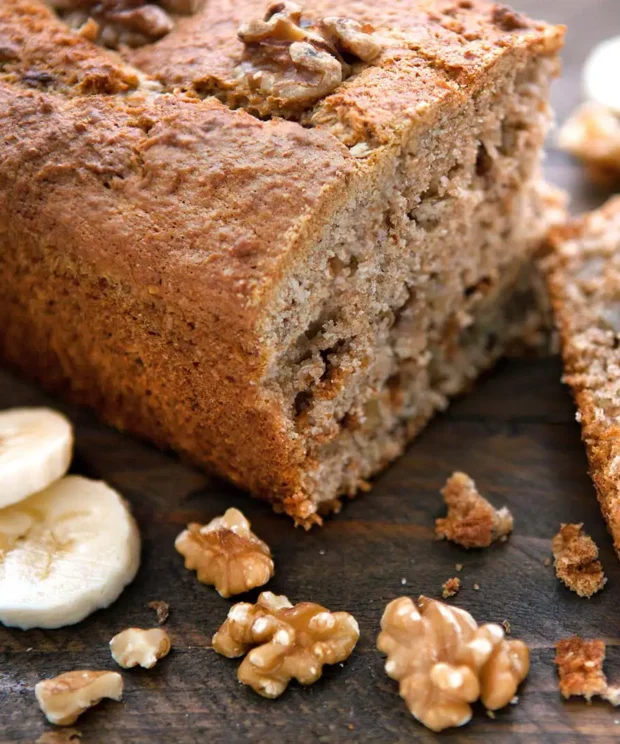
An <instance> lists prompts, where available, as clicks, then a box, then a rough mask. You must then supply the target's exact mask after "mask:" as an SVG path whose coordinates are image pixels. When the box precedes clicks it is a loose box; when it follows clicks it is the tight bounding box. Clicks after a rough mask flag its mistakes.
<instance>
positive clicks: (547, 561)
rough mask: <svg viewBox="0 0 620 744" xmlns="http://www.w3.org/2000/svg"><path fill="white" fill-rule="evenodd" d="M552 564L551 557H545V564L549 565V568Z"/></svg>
mask: <svg viewBox="0 0 620 744" xmlns="http://www.w3.org/2000/svg"><path fill="white" fill-rule="evenodd" d="M550 565H551V558H545V560H544V561H543V566H547V568H548V567H549V566H550Z"/></svg>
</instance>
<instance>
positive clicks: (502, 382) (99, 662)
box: [0, 0, 620, 744]
mask: <svg viewBox="0 0 620 744" xmlns="http://www.w3.org/2000/svg"><path fill="white" fill-rule="evenodd" d="M515 5H516V6H517V8H519V9H522V10H525V11H528V12H530V13H531V14H533V15H537V16H539V17H547V18H548V19H549V20H552V21H561V22H564V23H566V24H567V25H568V26H569V35H568V43H567V48H566V52H565V73H564V77H563V79H562V80H561V81H559V82H558V83H557V85H556V87H555V91H554V103H555V107H556V110H557V112H558V119H559V120H560V121H563V120H564V118H565V117H566V115H567V114H568V112H569V111H570V110H571V108H572V107H573V106H574V105H575V104H576V103H577V102H578V101H579V97H580V92H579V73H580V66H581V64H582V62H583V60H584V58H585V55H586V54H587V52H588V50H589V49H590V48H591V46H592V45H593V44H594V43H595V42H597V41H599V40H600V39H602V38H605V37H606V36H610V35H613V34H614V33H616V34H617V33H620V0H606V1H605V0H598V1H596V2H595V1H594V0H546V1H543V0H529V1H528V2H526V1H525V0H522V2H516V3H515ZM619 74H620V71H619ZM547 169H548V174H549V176H550V178H551V179H552V180H553V181H555V182H556V183H558V184H560V185H562V186H564V187H566V188H568V189H569V190H570V191H571V193H572V195H573V199H574V201H573V207H574V210H575V211H580V210H582V209H585V208H588V207H590V206H596V205H597V204H599V203H600V202H601V201H602V200H603V199H604V198H605V194H603V193H600V192H596V191H593V190H591V189H590V188H588V186H587V185H586V184H585V182H584V181H583V178H582V175H581V172H580V170H579V169H578V168H577V167H575V166H574V165H573V164H572V163H571V162H570V161H569V160H568V159H567V158H566V157H564V156H563V155H562V154H561V153H559V152H557V151H555V150H554V149H553V146H552V145H551V146H550V151H549V156H548V159H547ZM560 375H561V367H560V363H559V360H558V359H547V360H512V361H505V362H502V363H501V364H500V365H499V366H498V367H497V369H496V370H495V371H494V372H493V373H491V374H490V375H488V376H487V377H486V378H485V379H484V380H482V381H481V382H480V383H479V385H478V386H477V388H476V390H475V391H474V392H473V393H472V394H471V395H469V396H467V397H465V398H463V399H461V400H459V401H457V402H455V404H454V405H453V406H452V407H451V409H450V410H449V412H448V413H447V414H445V415H443V416H441V417H439V418H438V419H437V420H435V422H434V423H432V424H431V425H430V426H429V428H428V429H427V430H426V431H425V432H424V433H423V435H422V436H421V437H420V438H419V439H418V440H417V441H416V442H415V443H414V444H413V445H412V446H411V447H410V448H409V450H408V452H407V454H406V455H405V456H404V457H403V458H402V459H401V460H399V461H398V462H397V463H396V464H394V465H393V466H392V467H391V468H390V469H389V470H388V471H387V472H386V473H385V474H384V475H383V476H382V477H381V478H380V479H378V480H377V482H376V484H375V486H374V488H373V490H372V492H371V493H370V494H367V495H364V496H363V497H361V498H358V499H357V500H355V501H353V502H351V503H350V504H349V505H347V507H346V508H345V509H344V510H343V511H342V513H341V514H340V515H339V516H337V517H336V518H334V519H331V520H329V521H328V522H327V524H326V525H325V527H324V528H323V529H321V530H313V531H312V532H310V533H309V534H305V533H304V532H302V531H301V530H295V529H293V528H292V526H291V524H290V523H289V522H288V521H287V519H285V518H283V517H277V516H275V515H273V514H272V513H271V512H270V510H269V509H268V507H266V506H265V505H263V504H261V503H258V502H255V501H253V500H251V499H249V498H248V497H246V496H245V495H244V494H243V493H240V492H239V491H237V490H236V489H234V488H233V487H232V486H229V485H227V484H225V483H222V482H220V481H218V480H215V479H210V478H208V477H206V476H204V475H203V474H201V473H200V472H198V471H196V470H192V469H190V468H188V467H185V466H183V465H181V464H180V463H179V462H178V461H177V460H176V459H175V458H174V457H172V456H169V455H167V454H163V453H161V452H158V451H156V450H155V449H153V448H151V447H149V446H148V445H145V444H143V443H140V442H138V441H135V440H133V439H131V438H130V437H127V436H124V435H122V434H119V433H117V432H115V431H113V430H111V429H109V428H107V427H105V426H103V425H101V424H100V423H98V422H97V420H96V419H95V418H94V417H93V416H92V415H91V414H89V413H87V412H85V411H81V410H77V409H74V408H68V407H65V406H62V405H61V404H60V403H59V402H58V401H55V400H52V399H50V398H48V397H46V396H44V395H43V394H42V393H40V392H39V391H38V390H36V389H35V388H33V387H32V386H29V385H27V384H25V383H23V382H21V381H19V380H16V379H15V378H13V377H11V376H10V375H9V374H7V373H0V408H3V407H8V406H14V405H32V404H45V403H47V404H49V405H53V406H56V407H59V408H62V409H63V410H65V411H66V412H68V413H69V415H70V416H71V418H72V420H73V422H74V423H75V425H76V430H77V444H76V456H75V461H74V465H73V470H74V472H77V473H81V474H84V475H87V476H90V477H93V478H101V479H105V480H106V481H108V482H109V483H110V484H111V485H113V486H114V487H115V488H117V489H118V490H119V491H121V492H122V493H123V494H124V495H125V496H126V497H127V498H128V499H129V501H130V502H131V504H132V506H133V509H134V512H135V514H136V516H137V519H138V521H139V523H140V527H141V530H142V536H143V543H144V549H143V561H142V567H141V569H140V572H139V574H138V577H137V579H136V581H135V583H134V584H133V585H132V586H131V587H130V588H129V589H127V590H126V591H125V593H124V594H123V595H122V597H121V598H120V599H119V600H118V602H116V604H114V605H113V606H112V607H110V608H108V609H107V610H104V611H101V612H97V613H96V614H95V615H93V616H91V617H90V618H88V619H87V620H86V621H84V622H83V623H80V624H79V625H77V626H74V627H70V628H66V629H61V630H54V631H30V632H22V631H18V630H13V629H5V628H0V742H2V743H3V744H4V743H5V742H34V741H36V740H37V739H38V738H39V737H40V736H41V735H42V734H44V733H45V732H49V731H51V730H52V727H50V726H48V725H47V724H46V723H45V721H44V718H43V716H42V714H41V713H40V711H39V709H38V707H37V705H36V703H35V700H34V694H33V687H34V685H35V683H36V682H37V681H38V680H39V679H41V678H43V677H52V676H55V675H56V674H58V673H60V672H64V671H68V670H70V669H78V668H96V669H115V665H114V662H113V661H112V659H111V657H110V653H109V650H108V641H109V640H110V638H111V636H112V635H113V634H114V633H116V632H118V631H119V630H121V629H123V628H125V627H127V626H130V625H136V626H143V627H148V626H150V625H152V624H154V613H153V611H152V610H150V609H148V607H147V603H148V602H149V601H151V600H165V601H167V602H169V603H170V606H171V615H170V619H169V622H168V626H167V627H168V629H169V631H170V634H171V636H172V639H173V643H174V650H173V652H172V653H171V654H170V656H169V657H168V658H166V659H165V660H163V661H162V662H160V663H159V664H158V666H157V667H156V668H155V669H153V670H151V671H146V670H141V671H135V670H132V671H128V672H126V673H124V678H125V684H126V691H125V694H124V697H123V702H122V703H113V702H109V701H108V702H105V703H103V704H101V705H100V706H99V707H98V708H96V709H93V710H92V711H90V712H89V713H87V714H85V715H84V716H83V717H82V718H81V719H80V720H79V721H78V724H77V726H76V728H77V729H78V730H79V731H80V732H81V733H82V736H83V739H82V741H86V742H101V743H102V744H116V743H119V744H120V742H123V744H127V742H130V743H132V744H133V743H135V744H139V743H141V742H145V743H146V742H149V743H151V742H169V741H173V742H178V744H189V742H197V743H198V742H199V743H200V744H203V742H246V741H247V742H311V741H312V742H314V741H316V742H345V741H356V742H370V741H372V742H400V741H402V742H405V741H406V742H410V741H419V742H430V741H434V740H435V739H437V738H439V737H435V736H434V735H433V734H431V733H430V732H428V731H426V730H425V729H424V728H423V727H422V726H421V725H419V724H417V723H416V722H415V721H414V720H413V718H412V717H411V716H410V715H409V714H408V713H407V711H406V709H405V706H404V704H403V702H402V701H401V699H400V698H399V696H398V694H397V686H396V683H395V682H393V681H392V680H390V679H388V678H387V676H386V675H385V674H384V672H383V660H382V657H381V656H380V655H379V653H378V652H377V651H376V650H375V640H376V635H377V630H378V626H379V621H380V618H381V614H382V611H383V608H384V606H385V605H386V603H387V602H388V601H390V600H391V599H393V598H394V597H397V596H399V595H401V594H404V593H405V594H409V595H411V596H417V595H418V594H420V593H424V594H427V595H429V596H434V597H438V596H440V592H441V585H442V583H443V581H445V580H446V579H447V578H449V577H451V576H453V575H455V568H454V567H455V564H456V563H463V564H464V568H463V570H462V572H461V574H460V576H461V579H462V582H463V588H462V590H461V592H460V594H459V595H458V596H457V597H456V598H455V600H452V601H453V602H454V603H455V604H456V605H458V606H459V607H463V608H465V609H467V610H469V611H471V612H472V614H473V615H474V617H476V618H477V619H479V620H487V621H497V622H501V621H502V620H504V619H508V620H510V623H511V625H512V632H513V637H516V638H522V639H524V640H525V641H526V642H527V643H528V644H529V646H530V648H531V650H532V670H531V673H530V676H529V679H528V680H527V682H526V684H525V685H524V686H523V687H522V689H521V690H520V694H519V697H520V701H519V703H518V705H515V706H509V708H508V709H506V710H504V711H501V712H499V713H498V714H497V717H496V719H495V720H491V719H490V718H488V717H487V716H486V715H485V714H484V711H483V710H482V709H481V708H477V709H476V714H475V717H474V719H473V721H472V723H471V724H470V725H469V726H468V727H466V728H464V729H458V730H455V731H452V732H449V733H445V734H443V735H442V737H441V738H442V739H446V740H456V741H463V742H470V741H471V742H474V741H481V740H484V741H485V742H494V741H502V742H524V741H528V742H529V741H532V742H534V741H542V740H543V738H544V739H545V740H547V741H551V742H572V741H584V740H586V739H588V740H596V741H600V742H605V741H612V740H614V739H616V738H617V737H618V736H619V735H620V709H614V708H612V707H611V705H609V704H603V703H597V702H595V703H594V704H592V705H587V704H586V703H585V702H584V701H582V700H575V701H574V702H573V701H571V702H569V703H566V702H564V701H562V700H561V699H560V696H559V694H558V690H557V680H556V676H555V669H554V664H553V656H554V651H553V646H554V643H555V642H556V641H557V640H558V639H560V638H563V637H565V636H568V635H570V634H573V633H579V634H581V635H583V636H586V637H596V638H599V637H600V638H604V639H606V640H607V643H608V661H607V671H608V674H609V676H610V678H611V679H612V681H614V682H616V683H617V684H620V613H619V612H618V610H619V609H620V564H619V563H618V561H617V560H616V558H615V556H614V554H613V551H612V548H611V540H610V539H609V537H608V535H607V533H606V531H605V527H604V524H603V521H602V518H601V516H600V514H599V511H598V507H597V504H596V499H595V495H594V491H593V488H592V485H591V483H590V480H589V478H588V476H587V474H586V458H585V455H584V451H583V447H582V445H581V442H580V438H579V429H578V426H577V424H576V423H575V420H574V410H573V406H572V403H571V400H570V398H569V395H568V392H567V390H566V389H565V388H564V387H563V386H562V385H561V383H560ZM455 469H464V470H466V471H467V472H469V473H470V474H471V475H472V476H473V477H474V478H475V479H476V480H477V481H478V484H479V486H480V487H481V490H482V491H483V493H485V494H487V495H488V496H489V497H490V498H491V499H492V501H493V502H494V503H495V504H496V505H497V506H500V505H504V504H505V505H507V506H508V507H509V508H510V509H511V510H512V512H513V514H514V515H515V520H516V526H515V533H514V535H513V536H512V537H511V538H510V540H509V541H508V542H507V543H505V544H498V545H495V546H493V547H491V548H490V549H489V550H486V551H478V552H476V551H473V552H466V551H464V550H461V549H459V548H458V547H455V546H453V545H450V544H448V543H445V542H443V543H438V542H435V541H434V540H433V521H434V518H435V517H436V516H438V515H439V514H440V513H442V504H441V497H440V496H439V492H438V489H439V488H440V487H441V485H442V484H443V482H444V480H445V478H446V476H447V475H448V474H449V473H451V472H452V471H453V470H455ZM231 505H234V506H237V507H240V508H242V509H243V511H244V512H245V513H246V514H247V516H248V517H249V518H250V519H251V521H252V523H253V526H254V528H255V529H256V532H257V533H258V534H259V535H260V536H261V537H262V538H264V539H265V540H266V541H267V542H268V543H269V544H270V545H271V546H272V548H273V551H274V554H275V561H276V568H277V573H276V576H275V579H274V580H273V581H272V582H271V583H270V584H269V587H268V588H269V589H270V590H272V591H274V592H276V593H282V594H286V595H288V596H289V597H290V598H291V599H292V600H293V601H302V600H311V601H315V602H319V603H321V604H324V605H326V606H327V607H329V608H331V609H334V610H339V609H346V610H348V611H350V612H352V613H353V614H354V615H355V616H356V618H357V619H358V620H359V623H360V626H361V639H360V642H359V645H358V647H357V650H356V651H355V652H354V653H353V655H352V656H351V658H350V659H349V660H348V661H347V663H346V664H345V665H344V666H343V667H340V666H336V667H335V668H329V667H327V668H326V673H325V675H324V677H323V679H322V680H321V681H320V682H319V683H317V684H316V685H314V686H313V687H311V688H307V689H303V688H301V687H300V686H298V685H296V684H293V685H291V686H290V688H289V690H288V691H287V692H286V693H285V694H284V695H283V696H282V697H281V698H280V699H279V700H277V701H275V702H274V701H267V700H263V699H262V698H260V697H258V696H257V695H256V694H255V693H253V692H252V691H251V690H250V689H249V688H246V687H242V686H240V685H239V683H238V682H237V681H236V669H237V665H238V662H236V661H229V660H227V659H224V658H222V657H220V656H217V655H216V654H215V653H214V652H213V651H212V649H211V648H210V647H209V644H210V638H211V635H212V633H213V632H214V630H215V629H216V628H217V627H218V626H219V624H220V623H221V622H222V621H223V620H224V618H225V616H226V613H227V611H228V609H229V607H230V601H227V600H225V599H222V598H220V597H219V596H218V595H217V594H216V593H215V592H214V590H213V589H211V588H209V587H206V586H203V585H201V584H199V583H198V582H197V580H196V579H195V576H194V574H193V573H190V572H188V571H186V570H185V569H184V568H183V564H182V560H181V558H180V556H179V555H178V554H177V553H176V552H175V550H174V547H173V543H174V538H175V536H176V535H177V534H178V532H179V531H180V530H181V528H182V527H183V526H184V525H185V524H186V523H187V522H188V521H190V520H195V521H206V520H208V519H210V518H211V517H213V516H214V515H216V514H219V513H221V512H222V511H223V510H224V509H225V508H226V507H228V506H231ZM561 521H566V522H568V521H571V522H584V523H585V525H586V528H587V531H588V532H590V533H591V534H592V536H593V537H594V539H595V540H596V542H597V543H598V544H599V546H600V547H601V556H602V561H603V564H604V566H605V570H606V572H607V575H608V577H609V583H608V586H607V587H606V588H605V590H604V591H603V592H602V593H601V594H600V595H597V596H595V597H594V598H593V599H591V600H589V601H588V600H585V599H581V598H579V597H577V596H576V595H574V594H572V593H570V592H569V591H568V590H567V589H565V588H564V587H563V586H561V585H560V584H559V582H558V581H557V580H556V579H555V577H554V574H553V569H552V568H549V567H546V566H545V565H544V559H545V558H546V557H548V556H549V553H550V540H551V537H552V536H553V535H554V534H555V532H556V531H557V529H558V526H559V523H560V522H561ZM474 583H477V584H479V586H480V590H479V591H474V589H473V585H474ZM42 741H46V739H42Z"/></svg>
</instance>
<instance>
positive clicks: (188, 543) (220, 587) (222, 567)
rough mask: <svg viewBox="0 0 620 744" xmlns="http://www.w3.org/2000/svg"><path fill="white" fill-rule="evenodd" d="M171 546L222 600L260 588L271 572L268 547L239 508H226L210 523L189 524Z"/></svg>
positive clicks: (270, 575) (186, 564)
mask: <svg viewBox="0 0 620 744" xmlns="http://www.w3.org/2000/svg"><path fill="white" fill-rule="evenodd" d="M174 546H175V548H176V549H177V550H178V551H179V553H181V555H182V556H183V557H184V558H185V568H188V569H190V570H191V571H194V570H195V571H196V572H197V575H198V581H201V582H202V583H203V584H212V585H213V586H214V587H215V588H216V590H217V591H218V592H219V594H220V595H221V596H222V597H230V596H232V595H233V594H242V593H243V592H247V591H249V590H250V589H254V587H257V586H263V584H266V583H267V582H268V581H269V579H270V578H271V577H272V576H273V573H274V566H273V560H272V558H271V551H270V550H269V546H268V545H267V543H264V542H263V541H262V540H260V539H259V538H258V537H256V535H255V534H254V533H253V532H252V531H251V530H250V523H249V522H248V520H247V519H246V518H245V517H244V516H243V514H242V513H241V512H240V511H239V510H238V509H228V510H227V511H226V513H225V514H224V515H223V516H221V517H216V518H215V519H212V520H211V521H210V522H209V524H205V525H199V524H195V523H193V524H188V525H187V529H186V530H183V532H181V534H180V535H179V536H178V537H177V539H176V541H175V543H174Z"/></svg>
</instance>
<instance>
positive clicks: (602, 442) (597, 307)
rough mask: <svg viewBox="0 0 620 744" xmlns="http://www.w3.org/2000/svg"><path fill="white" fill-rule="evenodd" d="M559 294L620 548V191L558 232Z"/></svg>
mask: <svg viewBox="0 0 620 744" xmlns="http://www.w3.org/2000/svg"><path fill="white" fill-rule="evenodd" d="M550 246H551V251H552V252H551V254H550V256H549V258H548V259H547V269H548V277H549V287H550V292H551V298H552V302H553V306H554V310H555V314H556V318H557V322H558V326H559V330H560V335H561V340H562V355H563V359H564V369H565V375H564V380H565V381H566V382H567V383H568V384H569V385H570V387H571V389H572V392H573V396H574V398H575V402H576V404H577V409H578V414H577V417H578V420H579V421H580V423H581V427H582V437H583V440H584V442H585V444H586V448H587V452H588V459H589V462H590V475H591V477H592V480H593V481H594V485H595V487H596V491H597V494H598V498H599V501H600V504H601V508H602V511H603V515H604V516H605V519H606V520H607V525H608V528H609V531H610V532H611V534H612V536H613V539H614V546H615V548H616V552H618V553H619V554H620V496H619V489H618V483H619V480H618V478H619V475H618V472H617V468H618V463H620V460H619V459H618V458H619V457H620V439H619V437H618V435H619V433H620V428H619V426H618V407H617V406H618V403H617V401H618V390H619V385H620V373H619V371H618V351H617V348H618V339H619V333H620V322H619V321H620V318H619V316H618V308H619V307H620V305H619V302H620V293H619V292H618V287H619V286H620V284H619V283H618V276H619V271H620V251H619V250H618V248H619V246H620V198H618V197H616V198H615V199H611V200H610V201H609V202H608V203H607V204H606V205H605V206H604V207H603V208H601V209H600V210H598V211H596V212H593V213H591V214H589V215H585V216H584V217H581V218H579V219H577V220H574V221H573V222H571V223H569V224H568V225H566V226H565V227H563V228H558V229H555V230H553V231H552V232H551V235H550Z"/></svg>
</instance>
